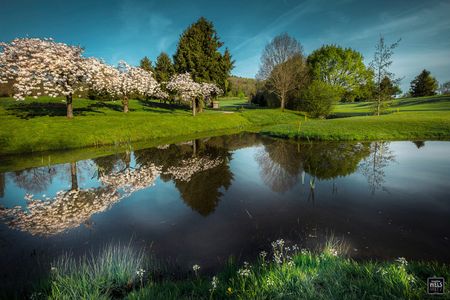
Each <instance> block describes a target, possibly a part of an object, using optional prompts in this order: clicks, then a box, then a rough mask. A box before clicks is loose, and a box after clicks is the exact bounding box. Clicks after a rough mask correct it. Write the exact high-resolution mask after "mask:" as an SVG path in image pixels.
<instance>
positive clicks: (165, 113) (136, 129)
mask: <svg viewBox="0 0 450 300" xmlns="http://www.w3.org/2000/svg"><path fill="white" fill-rule="evenodd" d="M74 115H75V117H74V119H72V120H68V119H67V118H66V117H65V104H64V103H63V102H62V99H50V98H43V99H39V100H28V99H27V100H25V101H23V102H17V101H15V100H13V99H8V98H3V99H0V128H1V131H0V154H8V153H23V152H36V151H44V150H60V149H70V148H79V147H86V146H100V145H111V144H112V145H118V144H125V143H130V142H136V141H143V140H154V139H164V138H168V137H170V138H173V139H175V138H176V137H181V136H192V135H196V134H202V133H203V134H205V133H209V134H210V135H214V134H217V133H225V132H230V133H231V132H237V131H242V130H250V129H251V128H254V127H259V126H263V125H267V124H279V123H285V122H287V121H291V120H294V119H296V116H297V113H293V112H291V113H287V114H280V113H279V112H278V111H277V110H264V113H262V114H260V113H256V111H255V112H253V111H249V112H244V113H238V112H235V111H231V112H223V111H210V110H207V111H205V112H204V113H201V114H198V115H197V116H196V117H195V118H194V117H192V116H191V113H190V111H189V109H185V108H180V107H176V108H173V107H171V106H169V105H164V104H160V103H159V102H156V101H138V100H131V101H130V112H129V113H128V114H124V113H123V112H121V103H120V102H100V101H92V100H86V99H76V100H75V101H74Z"/></svg>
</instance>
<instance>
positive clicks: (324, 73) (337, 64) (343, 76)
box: [307, 45, 373, 101]
mask: <svg viewBox="0 0 450 300" xmlns="http://www.w3.org/2000/svg"><path fill="white" fill-rule="evenodd" d="M307 61H308V65H309V68H310V72H311V76H312V78H313V79H314V80H320V81H322V82H325V83H327V84H328V85H332V86H334V87H335V88H336V89H337V90H339V91H340V93H341V97H342V99H343V100H345V101H354V99H355V98H356V97H361V95H362V94H363V92H364V88H365V86H366V85H367V84H369V83H370V82H371V81H372V77H373V73H372V72H371V71H370V70H369V69H368V68H367V67H366V66H365V65H364V62H363V56H362V54H361V53H359V52H358V51H355V50H353V49H351V48H342V47H340V46H337V45H325V46H322V47H321V48H319V49H317V50H315V51H313V52H312V53H311V54H310V55H309V56H308V60H307Z"/></svg>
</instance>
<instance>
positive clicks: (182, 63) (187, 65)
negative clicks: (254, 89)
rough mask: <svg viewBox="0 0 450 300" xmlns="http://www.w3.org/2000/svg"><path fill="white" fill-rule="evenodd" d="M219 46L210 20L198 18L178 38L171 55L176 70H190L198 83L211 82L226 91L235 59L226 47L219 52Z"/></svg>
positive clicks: (221, 44)
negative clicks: (175, 47) (174, 50)
mask: <svg viewBox="0 0 450 300" xmlns="http://www.w3.org/2000/svg"><path fill="white" fill-rule="evenodd" d="M222 46H223V43H222V42H221V41H220V39H219V37H218V35H217V32H216V30H215V28H214V25H213V23H212V22H210V21H208V20H207V19H205V18H204V17H201V18H200V19H198V21H197V22H195V23H194V24H192V25H190V26H189V27H188V28H187V29H186V30H185V31H184V32H183V34H182V35H181V37H180V40H179V42H178V46H177V50H176V53H175V55H174V57H173V60H174V65H175V70H176V71H177V72H178V73H184V72H189V73H190V74H191V75H192V78H193V79H194V80H195V81H197V82H214V83H216V84H218V85H219V86H220V87H221V88H222V89H223V90H224V92H225V93H226V92H227V87H228V82H227V78H228V77H229V75H230V72H231V70H232V69H233V64H234V61H233V60H232V58H231V54H230V52H229V51H228V49H225V51H224V53H223V54H222V53H221V52H220V51H219V49H220V48H221V47H222Z"/></svg>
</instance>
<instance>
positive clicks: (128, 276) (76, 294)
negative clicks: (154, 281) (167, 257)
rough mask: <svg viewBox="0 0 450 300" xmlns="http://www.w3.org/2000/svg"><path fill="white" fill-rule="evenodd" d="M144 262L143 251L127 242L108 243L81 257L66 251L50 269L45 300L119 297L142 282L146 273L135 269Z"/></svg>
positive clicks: (140, 266) (141, 268)
mask: <svg viewBox="0 0 450 300" xmlns="http://www.w3.org/2000/svg"><path fill="white" fill-rule="evenodd" d="M145 263H146V262H145V257H144V255H143V252H142V251H140V252H137V251H135V250H133V249H132V247H130V245H128V246H120V245H118V246H113V245H108V246H107V247H105V248H104V249H103V250H101V251H100V252H99V253H98V254H96V255H94V254H92V253H91V254H90V255H86V256H83V257H81V258H80V259H74V258H73V257H72V256H71V255H70V254H66V255H64V256H61V257H60V258H59V259H57V260H56V261H55V262H54V263H53V265H52V267H51V269H50V273H51V275H50V277H51V280H50V281H48V282H47V288H46V289H47V291H48V299H110V297H120V298H121V297H123V296H124V295H126V294H127V293H128V292H129V291H130V290H131V289H133V288H135V287H136V286H139V285H141V284H142V282H141V279H142V280H143V279H144V275H145V273H142V276H141V274H138V272H139V271H140V270H143V268H144V267H145V265H144V264H145ZM147 265H148V263H147ZM41 294H42V292H41Z"/></svg>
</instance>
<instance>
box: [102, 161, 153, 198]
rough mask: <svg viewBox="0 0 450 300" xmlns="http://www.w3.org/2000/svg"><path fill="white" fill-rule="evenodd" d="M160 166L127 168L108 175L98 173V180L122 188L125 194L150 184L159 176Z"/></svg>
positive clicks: (118, 188)
mask: <svg viewBox="0 0 450 300" xmlns="http://www.w3.org/2000/svg"><path fill="white" fill-rule="evenodd" d="M160 170H161V168H160V167H157V166H155V165H153V164H151V165H150V166H142V167H139V168H136V169H130V168H127V169H125V170H123V171H121V172H112V173H110V174H108V175H104V174H102V175H100V178H99V179H100V181H101V182H102V183H103V184H105V185H106V186H113V187H114V188H115V189H117V190H122V191H123V192H124V193H125V196H129V195H131V194H132V193H134V192H136V191H138V190H141V189H145V188H147V187H149V186H152V185H153V184H154V182H155V180H156V178H157V177H158V176H159V173H160Z"/></svg>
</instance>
